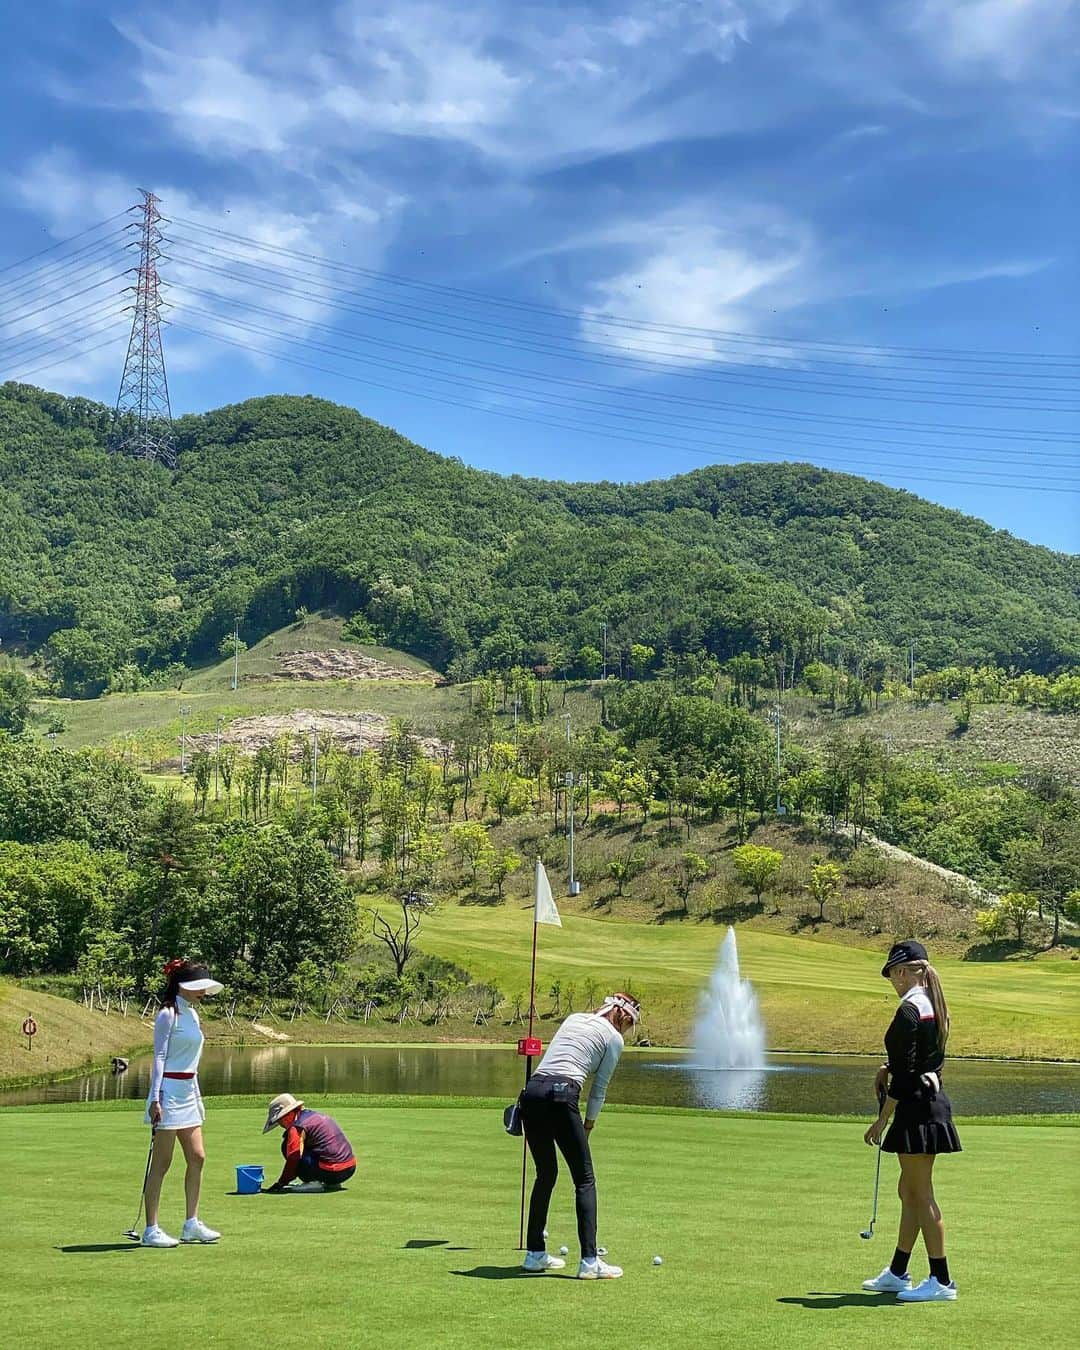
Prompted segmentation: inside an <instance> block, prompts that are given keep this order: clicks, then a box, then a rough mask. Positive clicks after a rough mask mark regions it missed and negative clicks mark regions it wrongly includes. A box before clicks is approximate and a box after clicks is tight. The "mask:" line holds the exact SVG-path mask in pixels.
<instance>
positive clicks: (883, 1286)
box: [862, 1266, 911, 1294]
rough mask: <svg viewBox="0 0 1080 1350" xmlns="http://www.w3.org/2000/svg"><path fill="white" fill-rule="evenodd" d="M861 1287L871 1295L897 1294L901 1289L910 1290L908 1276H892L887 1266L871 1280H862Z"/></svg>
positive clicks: (909, 1278) (909, 1277)
mask: <svg viewBox="0 0 1080 1350" xmlns="http://www.w3.org/2000/svg"><path fill="white" fill-rule="evenodd" d="M862 1287H863V1288H864V1289H869V1290H870V1292H871V1293H872V1294H898V1293H899V1292H900V1290H901V1289H910V1288H911V1276H910V1275H894V1274H893V1273H892V1271H891V1270H890V1269H889V1267H888V1266H886V1267H885V1269H884V1270H883V1271H882V1272H881V1274H880V1275H875V1276H874V1278H873V1279H872V1280H863V1282H862Z"/></svg>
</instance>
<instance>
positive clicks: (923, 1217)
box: [863, 942, 960, 1303]
mask: <svg viewBox="0 0 1080 1350" xmlns="http://www.w3.org/2000/svg"><path fill="white" fill-rule="evenodd" d="M881 973H882V975H884V976H885V977H886V979H888V980H889V981H890V983H891V984H892V987H893V988H894V989H895V990H896V992H897V994H898V995H899V996H900V1006H899V1008H897V1010H896V1016H895V1017H894V1018H893V1020H892V1023H891V1025H890V1026H889V1029H888V1031H887V1032H886V1033H885V1052H886V1054H887V1055H888V1057H889V1062H888V1063H887V1064H883V1065H882V1066H881V1068H880V1069H878V1072H877V1077H876V1078H875V1079H874V1086H875V1088H876V1089H877V1091H878V1096H879V1098H881V1097H882V1093H885V1095H884V1097H883V1098H882V1107H881V1112H880V1114H879V1116H878V1118H877V1120H875V1121H874V1123H873V1125H871V1126H870V1128H869V1129H868V1130H867V1131H866V1134H865V1136H864V1138H865V1139H866V1142H867V1143H868V1144H875V1145H876V1144H877V1143H878V1141H879V1140H882V1136H883V1135H884V1139H883V1140H882V1143H881V1147H882V1148H883V1149H884V1150H885V1152H886V1153H895V1154H896V1155H897V1156H898V1158H899V1162H900V1186H899V1193H900V1235H899V1237H898V1238H897V1243H896V1252H895V1254H894V1256H893V1259H892V1262H891V1264H890V1265H888V1266H887V1267H886V1268H885V1269H884V1270H883V1271H882V1272H881V1274H880V1275H878V1276H877V1277H876V1279H873V1280H865V1281H864V1282H863V1288H864V1289H870V1290H872V1291H873V1292H874V1293H892V1292H895V1294H896V1297H897V1298H898V1299H900V1301H901V1302H903V1303H932V1302H937V1301H944V1300H952V1299H955V1298H956V1285H955V1284H954V1283H953V1281H952V1280H951V1279H950V1278H949V1265H948V1262H947V1261H946V1260H945V1226H944V1224H943V1223H942V1222H941V1210H940V1209H938V1206H937V1201H936V1200H935V1199H934V1159H935V1158H936V1157H937V1155H938V1154H939V1153H959V1152H960V1139H959V1136H958V1135H957V1133H956V1130H955V1128H954V1127H953V1122H952V1106H951V1104H950V1102H949V1099H948V1097H946V1095H945V1093H944V1092H942V1090H941V1069H942V1066H943V1065H944V1063H945V1042H946V1041H947V1040H948V1038H949V1009H948V1006H947V1005H946V1003H945V995H944V994H943V993H942V989H941V981H940V979H939V978H938V973H937V971H936V970H935V969H934V967H933V966H932V965H931V964H930V962H929V960H928V959H927V955H926V948H925V947H924V946H923V945H922V943H921V942H898V943H896V945H895V946H894V947H893V948H892V950H891V951H890V952H889V959H888V960H887V961H886V962H885V965H884V967H883V968H882V971H881ZM886 1131H887V1133H886ZM920 1232H921V1233H922V1235H923V1241H924V1242H925V1243H926V1254H927V1256H928V1257H929V1258H930V1274H929V1276H928V1278H927V1279H925V1280H923V1282H922V1284H919V1285H916V1286H915V1288H912V1286H911V1276H910V1275H909V1274H908V1258H909V1257H910V1256H911V1252H912V1248H913V1247H914V1246H915V1242H916V1239H917V1238H918V1236H919V1234H920Z"/></svg>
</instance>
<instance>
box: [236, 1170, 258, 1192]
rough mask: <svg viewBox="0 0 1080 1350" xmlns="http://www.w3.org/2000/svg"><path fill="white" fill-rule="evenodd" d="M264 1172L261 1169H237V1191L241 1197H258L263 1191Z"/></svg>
mask: <svg viewBox="0 0 1080 1350" xmlns="http://www.w3.org/2000/svg"><path fill="white" fill-rule="evenodd" d="M262 1184H263V1170H262V1168H261V1167H238V1168H237V1169H236V1189H237V1192H238V1194H240V1195H258V1194H259V1192H260V1191H261V1190H262Z"/></svg>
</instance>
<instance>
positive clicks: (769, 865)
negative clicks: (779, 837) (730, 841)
mask: <svg viewBox="0 0 1080 1350" xmlns="http://www.w3.org/2000/svg"><path fill="white" fill-rule="evenodd" d="M731 860H732V862H733V863H734V864H735V875H736V876H737V877H738V878H739V880H740V881H741V882H742V884H743V885H744V886H746V887H748V888H749V889H750V890H752V891H753V892H754V896H755V898H756V899H757V901H758V903H759V904H760V902H761V898H762V896H763V895H764V894H765V892H766V891H767V890H769V889H770V888H771V887H772V885H773V883H774V882H775V881H776V879H777V877H778V876H779V875H780V866H781V864H782V863H783V861H784V855H783V854H782V853H781V852H780V850H779V849H776V848H767V847H765V845H763V844H740V845H739V847H738V848H734V849H732V850H731Z"/></svg>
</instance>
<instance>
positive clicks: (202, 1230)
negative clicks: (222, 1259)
mask: <svg viewBox="0 0 1080 1350" xmlns="http://www.w3.org/2000/svg"><path fill="white" fill-rule="evenodd" d="M219 1237H221V1234H220V1233H218V1232H216V1231H215V1230H214V1229H213V1228H208V1227H207V1226H206V1224H204V1223H203V1221H202V1219H185V1220H184V1226H183V1228H181V1230H180V1241H181V1242H216V1241H217V1240H218V1238H219Z"/></svg>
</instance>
